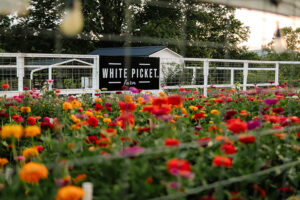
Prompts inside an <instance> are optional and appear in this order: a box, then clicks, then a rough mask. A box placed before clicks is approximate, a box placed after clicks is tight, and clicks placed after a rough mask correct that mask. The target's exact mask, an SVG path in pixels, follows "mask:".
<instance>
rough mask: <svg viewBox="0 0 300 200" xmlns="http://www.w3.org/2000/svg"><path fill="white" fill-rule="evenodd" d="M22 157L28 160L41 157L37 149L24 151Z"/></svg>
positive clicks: (32, 148)
mask: <svg viewBox="0 0 300 200" xmlns="http://www.w3.org/2000/svg"><path fill="white" fill-rule="evenodd" d="M22 155H23V156H24V157H25V158H26V159H28V158H32V157H36V156H38V155H39V152H38V150H37V149H36V148H35V147H29V148H26V149H24V150H23V152H22Z"/></svg>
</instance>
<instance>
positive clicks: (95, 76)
mask: <svg viewBox="0 0 300 200" xmlns="http://www.w3.org/2000/svg"><path fill="white" fill-rule="evenodd" d="M99 61H100V57H99V56H97V57H96V58H94V65H93V72H92V88H93V92H92V96H93V97H95V90H97V89H99V81H100V80H99Z"/></svg>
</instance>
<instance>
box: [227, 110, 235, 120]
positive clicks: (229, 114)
mask: <svg viewBox="0 0 300 200" xmlns="http://www.w3.org/2000/svg"><path fill="white" fill-rule="evenodd" d="M236 113H237V111H235V110H228V111H227V112H226V114H225V120H229V119H231V118H232V117H233V116H234V115H235V114H236Z"/></svg>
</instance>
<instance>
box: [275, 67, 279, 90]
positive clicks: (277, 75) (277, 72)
mask: <svg viewBox="0 0 300 200" xmlns="http://www.w3.org/2000/svg"><path fill="white" fill-rule="evenodd" d="M275 85H279V63H278V62H277V63H276V64H275Z"/></svg>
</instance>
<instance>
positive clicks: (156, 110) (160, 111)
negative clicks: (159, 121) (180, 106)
mask: <svg viewBox="0 0 300 200" xmlns="http://www.w3.org/2000/svg"><path fill="white" fill-rule="evenodd" d="M170 112H171V106H170V105H163V106H161V107H158V106H154V107H153V108H152V114H154V115H156V116H160V115H167V114H169V113H170Z"/></svg>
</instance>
